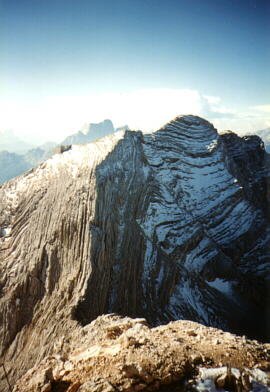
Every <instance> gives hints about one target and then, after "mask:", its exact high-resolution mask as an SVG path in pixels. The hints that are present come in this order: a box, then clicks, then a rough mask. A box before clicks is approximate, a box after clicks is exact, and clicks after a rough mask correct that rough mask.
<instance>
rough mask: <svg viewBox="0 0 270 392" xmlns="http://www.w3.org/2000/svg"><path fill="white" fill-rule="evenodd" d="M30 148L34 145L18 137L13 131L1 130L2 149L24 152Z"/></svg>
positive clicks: (0, 149)
mask: <svg viewBox="0 0 270 392" xmlns="http://www.w3.org/2000/svg"><path fill="white" fill-rule="evenodd" d="M30 148H33V145H31V144H29V143H25V142H24V141H23V140H21V139H20V138H18V137H17V136H16V135H15V134H14V133H13V131H3V132H0V151H8V152H15V153H17V154H24V153H25V152H26V151H27V150H29V149H30Z"/></svg>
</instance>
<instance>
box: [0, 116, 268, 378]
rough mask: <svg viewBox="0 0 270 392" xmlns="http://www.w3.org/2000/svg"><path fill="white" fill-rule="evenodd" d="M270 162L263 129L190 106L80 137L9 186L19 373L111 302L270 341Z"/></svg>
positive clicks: (1, 286) (7, 320) (1, 219)
mask: <svg viewBox="0 0 270 392" xmlns="http://www.w3.org/2000/svg"><path fill="white" fill-rule="evenodd" d="M256 140H258V139H256ZM239 152H241V154H239ZM250 157H252V158H250ZM254 158H256V159H254ZM268 165H269V163H268V155H267V154H266V153H265V151H264V150H263V147H262V146H261V144H260V143H257V142H255V139H254V138H252V137H250V138H249V139H243V140H242V139H240V138H238V137H237V136H235V135H233V134H229V136H228V135H226V134H225V135H221V136H220V135H218V133H217V131H216V130H215V129H214V127H213V126H212V125H211V124H210V123H208V122H207V121H205V120H203V119H201V118H199V117H194V116H183V117H178V118H176V119H175V120H173V121H172V122H170V123H168V124H167V125H165V126H164V127H163V128H162V129H160V130H159V131H157V132H155V133H152V134H143V133H141V132H131V131H120V132H117V133H115V134H113V135H110V136H107V137H105V138H103V139H100V140H99V141H97V142H95V143H92V144H88V145H85V146H73V147H72V148H71V149H70V150H69V151H66V152H63V153H62V154H58V155H55V156H53V157H52V158H51V159H49V160H48V161H46V162H45V163H43V164H41V165H40V166H38V167H37V169H34V170H32V171H31V172H28V173H26V174H25V175H23V176H21V177H19V178H17V179H15V180H12V181H10V182H8V183H6V184H4V185H2V186H1V188H0V233H1V239H0V241H1V250H0V268H1V274H0V293H1V298H0V323H1V324H0V327H1V328H0V342H1V343H0V344H1V346H0V347H1V356H2V358H4V360H5V362H7V363H10V361H12V363H13V366H12V367H11V369H10V370H9V376H10V379H11V380H12V382H14V381H15V380H16V379H17V378H18V376H19V375H21V374H23V373H24V372H25V371H26V370H27V369H29V368H30V367H32V366H33V365H34V364H35V363H38V362H40V361H41V360H42V359H43V358H44V356H46V355H49V354H50V353H52V352H53V346H54V343H55V341H57V340H58V339H61V337H62V336H65V335H66V333H67V332H70V331H73V332H74V331H77V330H78V328H80V325H81V326H84V325H86V324H88V323H90V322H91V321H92V320H94V319H95V318H96V317H97V316H99V315H100V314H103V313H110V312H117V313H119V314H122V315H129V316H133V317H145V318H146V319H147V320H148V322H150V323H151V324H160V323H165V322H167V321H170V320H177V319H190V320H195V321H198V322H201V323H203V324H205V325H210V326H214V327H219V328H223V329H225V330H232V331H234V332H239V333H246V334H249V335H250V336H256V337H258V338H260V339H262V338H264V339H266V338H267V337H266V335H267V331H268V328H267V322H268V319H267V312H266V308H267V306H266V304H267V301H268V298H269V297H267V295H268V287H269V286H268V284H269V249H270V247H269V235H270V234H269V223H268V216H269V213H268V212H269V210H268V208H269V166H268ZM245 169H246V170H245ZM254 320H255V321H254ZM74 333H75V332H74ZM26 359H27V360H26Z"/></svg>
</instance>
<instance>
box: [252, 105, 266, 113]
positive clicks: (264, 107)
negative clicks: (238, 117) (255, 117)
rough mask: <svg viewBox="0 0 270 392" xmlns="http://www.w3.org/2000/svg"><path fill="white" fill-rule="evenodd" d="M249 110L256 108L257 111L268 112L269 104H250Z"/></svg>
mask: <svg viewBox="0 0 270 392" xmlns="http://www.w3.org/2000/svg"><path fill="white" fill-rule="evenodd" d="M250 109H251V110H256V111H258V112H263V113H269V114H270V105H258V106H251V108H250Z"/></svg>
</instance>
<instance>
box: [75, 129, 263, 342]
mask: <svg viewBox="0 0 270 392" xmlns="http://www.w3.org/2000/svg"><path fill="white" fill-rule="evenodd" d="M238 139H239V138H238ZM142 141H143V135H142V133H141V132H131V131H127V132H125V135H124V137H123V139H121V140H120V141H119V142H118V143H117V144H116V145H115V147H114V149H113V150H112V151H111V152H110V153H109V154H108V155H107V156H106V158H105V159H104V161H103V162H102V163H101V164H100V165H99V166H98V167H97V168H96V173H95V175H96V206H95V216H94V219H93V220H92V221H91V222H89V235H90V236H91V240H90V243H91V259H90V260H89V269H90V273H89V279H88V284H87V289H86V292H85V295H84V297H83V298H81V299H80V301H79V303H78V305H77V306H76V308H74V312H73V317H74V319H76V320H78V321H79V322H80V324H81V325H86V324H88V323H90V322H91V321H92V320H94V319H95V318H96V317H97V316H99V315H101V314H104V313H118V314H120V315H122V316H125V315H127V316H130V317H145V318H146V319H147V320H148V321H149V322H150V323H151V324H152V325H154V324H157V323H159V322H160V321H158V322H157V320H158V319H159V320H160V319H162V310H163V309H165V307H166V304H167V301H168V295H169V294H168V293H166V290H165V291H164V292H161V293H159V296H157V293H156V292H155V291H154V283H153V282H151V281H149V284H148V287H147V288H145V287H144V286H143V284H142V274H143V259H144V254H145V251H146V241H145V236H144V234H143V232H142V230H141V228H140V226H139V224H138V223H137V221H138V220H140V219H142V218H143V216H144V214H145V212H146V209H147V206H148V204H149V199H150V194H151V192H155V189H152V188H151V187H152V186H154V185H153V184H154V181H152V180H153V179H152V178H151V177H147V176H146V175H144V170H145V168H144V162H145V156H144V153H143V149H142ZM228 154H229V152H228ZM245 158H246V157H245ZM256 162H257V161H256ZM256 162H255V163H256ZM256 164H257V163H256ZM237 165H239V161H238V162H237V160H236V161H235V162H234V163H233V164H232V165H231V167H229V170H230V171H231V172H232V174H233V175H234V176H236V177H237V178H238V177H239V178H240V181H242V182H243V183H244V182H245V181H247V180H248V179H249V177H248V178H247V179H246V178H245V177H244V175H242V177H241V175H240V174H241V173H240V174H239V170H240V169H237ZM241 165H242V166H243V165H244V163H243V162H241ZM255 166H256V165H255ZM255 166H254V167H255ZM237 170H238V171H237ZM249 174H250V175H251V171H250V173H249ZM152 183H153V184H152ZM259 185H260V187H261V188H260V196H259V197H258V198H256V200H254V194H255V192H256V188H254V189H251V191H250V192H249V193H247V195H246V198H247V199H248V200H249V201H250V202H251V203H253V204H254V205H256V207H257V208H258V207H259V208H263V210H264V212H266V215H269V213H268V206H269V200H267V199H266V198H267V194H269V191H268V189H269V188H267V187H268V186H269V185H268V183H267V182H266V180H265V179H263V180H262V181H261V183H260V184H259ZM261 206H263V207H261ZM222 251H224V253H225V254H226V252H227V254H228V256H232V253H233V252H234V249H233V248H231V249H222ZM238 252H239V250H238ZM240 253H241V254H242V253H243V250H241V252H240ZM161 257H163V259H164V257H165V256H164V255H162V256H161V255H159V254H158V251H157V263H159V260H160V258H161ZM237 257H238V259H240V254H239V256H237ZM166 262H168V267H167V275H168V276H167V277H166V279H167V281H170V280H174V279H175V276H176V275H177V273H178V272H177V268H176V266H175V263H173V262H172V260H171V259H169V258H168V260H166ZM152 268H153V276H155V271H154V269H155V267H154V266H152ZM169 274H171V276H169ZM262 280H263V283H262V284H261V283H260V284H259V285H258V287H259V286H260V287H261V290H260V291H258V298H257V299H256V300H253V298H251V296H249V295H247V296H246V297H247V300H248V301H251V302H252V305H251V306H250V307H249V306H248V307H247V312H251V313H250V314H246V315H245V317H244V318H243V317H242V316H239V315H237V314H235V315H232V317H231V320H230V322H229V324H230V328H229V329H230V331H232V332H235V333H238V334H245V335H247V336H249V337H252V338H257V339H259V340H264V341H265V340H269V339H270V336H269V326H270V319H269V311H268V305H269V304H270V296H269V294H270V290H269V282H267V281H265V280H264V279H262ZM242 290H243V295H245V290H246V284H245V285H243V287H242ZM255 291H256V290H255ZM260 301H261V302H260ZM265 304H267V305H265ZM157 312H158V313H159V315H158V317H157V315H156V313H157ZM171 319H172V320H173V319H174V318H173V317H172V318H171ZM189 319H191V320H193V321H198V320H196V319H194V318H192V316H191V317H189ZM168 321H169V319H168V316H167V315H166V316H164V320H163V322H164V323H165V322H168ZM161 322H162V320H161Z"/></svg>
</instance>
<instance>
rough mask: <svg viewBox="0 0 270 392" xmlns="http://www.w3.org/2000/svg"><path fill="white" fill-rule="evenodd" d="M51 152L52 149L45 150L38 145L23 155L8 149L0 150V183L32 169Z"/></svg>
mask: <svg viewBox="0 0 270 392" xmlns="http://www.w3.org/2000/svg"><path fill="white" fill-rule="evenodd" d="M52 154H53V152H52V151H45V150H43V149H42V148H39V147H37V148H33V149H31V150H28V151H27V152H26V153H25V154H23V155H21V154H17V153H13V152H8V151H0V166H1V168H2V171H1V173H0V184H1V183H4V182H6V181H9V180H10V179H11V178H14V177H17V176H19V175H21V174H22V173H25V172H26V171H27V170H30V169H32V168H33V167H35V166H37V165H38V164H39V163H41V162H43V161H44V160H46V159H48V158H49V157H51V156H52Z"/></svg>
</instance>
